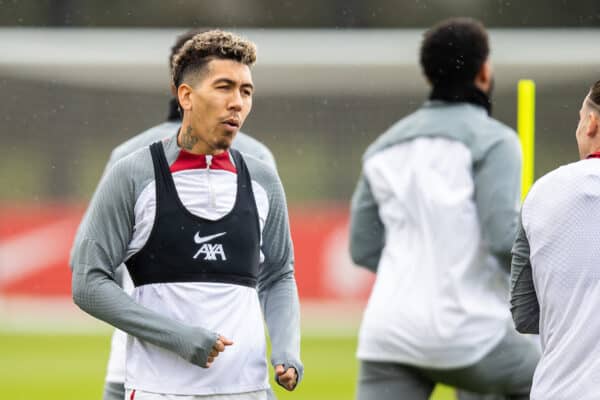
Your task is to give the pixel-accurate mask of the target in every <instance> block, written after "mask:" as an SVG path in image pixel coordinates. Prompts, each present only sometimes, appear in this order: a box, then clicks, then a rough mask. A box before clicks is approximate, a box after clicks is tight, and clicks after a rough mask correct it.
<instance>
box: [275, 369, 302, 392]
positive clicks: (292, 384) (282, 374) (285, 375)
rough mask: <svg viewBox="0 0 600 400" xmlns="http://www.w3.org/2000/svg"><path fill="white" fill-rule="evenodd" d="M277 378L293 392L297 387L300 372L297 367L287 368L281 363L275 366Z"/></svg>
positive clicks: (280, 383)
mask: <svg viewBox="0 0 600 400" xmlns="http://www.w3.org/2000/svg"><path fill="white" fill-rule="evenodd" d="M275 379H276V380H277V383H279V385H280V386H283V387H284V388H285V389H287V390H289V391H290V392H291V391H292V390H294V389H295V388H296V383H297V382H298V373H297V372H296V368H293V367H290V368H288V369H287V370H285V369H284V367H283V365H281V364H279V365H277V366H275Z"/></svg>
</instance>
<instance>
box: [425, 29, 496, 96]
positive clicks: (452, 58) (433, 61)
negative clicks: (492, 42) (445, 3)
mask: <svg viewBox="0 0 600 400" xmlns="http://www.w3.org/2000/svg"><path fill="white" fill-rule="evenodd" d="M489 52H490V49H489V43H488V35H487V32H486V30H485V28H484V26H483V24H482V23H481V22H479V21H476V20H474V19H471V18H450V19H447V20H444V21H442V22H440V23H438V24H436V25H435V26H433V27H432V28H431V29H429V30H428V31H427V32H425V34H424V36H423V42H422V43H421V54H420V61H421V67H422V68H423V72H424V73H425V76H426V77H427V79H428V80H429V82H430V83H431V84H432V85H433V86H439V85H442V86H453V85H461V84H467V83H471V82H473V80H474V79H475V77H476V76H477V73H478V72H479V69H480V68H481V66H482V65H483V63H484V62H485V61H486V60H487V58H488V55H489Z"/></svg>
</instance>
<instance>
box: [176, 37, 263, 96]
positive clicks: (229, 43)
mask: <svg viewBox="0 0 600 400" xmlns="http://www.w3.org/2000/svg"><path fill="white" fill-rule="evenodd" d="M216 58H217V59H226V60H235V61H238V62H240V63H242V64H245V65H248V66H251V65H253V64H254V62H255V61H256V45H255V44H254V43H252V42H251V41H249V40H247V39H244V38H242V37H241V36H238V35H236V34H234V33H231V32H225V31H221V30H211V31H206V32H202V33H199V34H197V35H195V36H194V37H192V38H191V39H189V40H188V41H186V42H185V43H184V44H183V46H181V49H179V51H178V52H177V53H176V54H175V56H174V57H173V62H172V68H171V71H172V80H173V84H174V85H175V87H178V86H179V85H180V84H181V83H183V82H184V81H185V80H186V79H187V78H188V77H189V76H191V75H196V74H197V73H198V72H200V71H201V70H202V68H204V67H205V66H206V64H208V62H210V61H211V60H213V59H216Z"/></svg>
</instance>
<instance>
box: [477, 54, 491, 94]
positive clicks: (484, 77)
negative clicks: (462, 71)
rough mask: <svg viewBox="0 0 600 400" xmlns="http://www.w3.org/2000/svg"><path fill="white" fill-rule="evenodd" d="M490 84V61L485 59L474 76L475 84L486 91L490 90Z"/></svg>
mask: <svg viewBox="0 0 600 400" xmlns="http://www.w3.org/2000/svg"><path fill="white" fill-rule="evenodd" d="M491 84H492V63H491V62H490V60H489V59H487V60H485V62H484V63H483V64H481V67H480V68H479V72H477V75H476V76H475V86H477V87H478V88H479V89H481V90H482V91H484V92H485V93H487V92H488V91H489V90H490V86H491Z"/></svg>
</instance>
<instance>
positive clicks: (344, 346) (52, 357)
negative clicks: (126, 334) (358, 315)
mask: <svg viewBox="0 0 600 400" xmlns="http://www.w3.org/2000/svg"><path fill="white" fill-rule="evenodd" d="M109 343H110V336H108V335H64V334H56V335H52V334H14V333H1V332H0V388H2V396H1V397H2V398H3V399H11V400H31V399H44V400H75V399H77V400H81V399H86V400H100V399H101V394H102V385H103V379H104V373H105V370H104V368H105V364H106V360H107V357H108V349H109ZM355 349H356V338H355V337H341V338H340V337H311V336H309V337H304V338H303V342H302V359H303V361H304V364H305V368H306V375H305V377H304V381H303V382H302V384H301V385H300V387H299V388H298V390H296V391H295V392H293V393H287V392H285V391H284V390H283V389H281V390H280V388H279V387H278V388H277V389H276V391H277V397H278V398H279V399H281V400H284V399H289V400H292V399H295V400H351V399H353V398H354V387H355V379H356V374H357V362H356V359H355V358H354V352H355ZM432 399H435V400H451V399H452V400H453V399H454V396H453V394H452V392H451V391H450V390H448V389H447V388H438V389H437V390H436V392H435V393H434V395H433V396H432Z"/></svg>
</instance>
